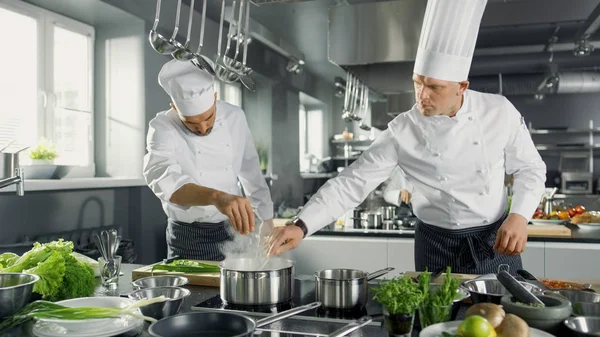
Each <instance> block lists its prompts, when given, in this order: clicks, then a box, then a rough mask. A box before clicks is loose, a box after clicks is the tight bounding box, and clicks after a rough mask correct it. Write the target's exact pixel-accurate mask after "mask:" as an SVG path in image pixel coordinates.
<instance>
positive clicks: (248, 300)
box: [219, 257, 295, 305]
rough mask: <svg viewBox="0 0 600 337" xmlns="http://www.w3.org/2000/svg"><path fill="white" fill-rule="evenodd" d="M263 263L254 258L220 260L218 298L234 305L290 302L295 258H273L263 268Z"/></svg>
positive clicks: (292, 294)
mask: <svg viewBox="0 0 600 337" xmlns="http://www.w3.org/2000/svg"><path fill="white" fill-rule="evenodd" d="M262 262H263V261H262V260H261V259H253V258H233V259H226V260H225V261H223V262H221V263H220V264H219V267H221V280H220V293H221V299H222V300H223V301H225V302H227V303H230V304H236V305H274V304H279V303H285V302H288V301H290V300H291V299H292V298H293V297H294V277H295V274H294V272H295V269H294V268H295V267H294V261H291V260H286V259H283V258H278V257H272V258H271V259H270V260H269V261H268V262H267V264H266V265H265V266H264V267H263V266H262ZM261 267H262V268H261Z"/></svg>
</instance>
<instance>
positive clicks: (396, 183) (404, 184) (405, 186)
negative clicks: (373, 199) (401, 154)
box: [383, 166, 414, 206]
mask: <svg viewBox="0 0 600 337" xmlns="http://www.w3.org/2000/svg"><path fill="white" fill-rule="evenodd" d="M401 190H407V191H408V192H410V193H411V194H413V193H414V187H413V186H412V185H411V184H410V183H409V182H408V180H407V179H406V177H405V176H404V172H402V169H401V168H400V167H398V166H396V168H395V169H394V171H392V175H391V176H390V178H389V179H388V181H387V185H386V186H385V188H384V189H383V199H384V200H385V201H386V202H387V203H390V204H392V205H396V206H400V204H401V200H400V191H401Z"/></svg>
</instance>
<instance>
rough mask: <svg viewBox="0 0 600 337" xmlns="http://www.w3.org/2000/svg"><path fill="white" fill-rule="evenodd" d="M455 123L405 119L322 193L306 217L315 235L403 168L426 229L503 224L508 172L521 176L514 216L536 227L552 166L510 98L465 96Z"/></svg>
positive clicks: (412, 114) (410, 115)
mask: <svg viewBox="0 0 600 337" xmlns="http://www.w3.org/2000/svg"><path fill="white" fill-rule="evenodd" d="M463 98H464V99H463V105H462V107H461V108H460V109H459V111H458V112H457V113H456V115H455V116H454V117H448V116H432V117H426V116H423V115H422V114H421V113H420V112H419V110H418V108H417V106H416V105H415V106H413V108H412V109H411V110H409V111H407V112H406V113H403V114H400V115H399V116H398V117H396V118H395V119H394V120H392V121H391V122H390V123H389V124H388V128H387V129H386V130H385V131H384V132H382V134H381V135H380V136H379V137H378V138H377V139H376V140H375V141H374V142H373V144H372V145H371V146H370V147H369V149H367V150H366V151H365V152H363V154H362V155H361V156H360V157H359V158H358V159H357V160H356V161H355V162H354V163H352V165H350V166H349V167H348V168H346V169H345V170H344V171H342V172H341V173H340V174H339V175H338V176H337V177H336V178H333V179H330V180H329V181H327V183H325V185H323V187H321V189H320V190H319V191H318V192H317V194H315V195H314V196H313V197H312V198H311V200H309V202H308V203H307V204H306V205H305V206H304V208H303V209H302V211H301V212H300V213H299V214H298V216H299V218H300V219H302V220H303V221H304V222H305V223H306V225H307V227H308V235H310V234H312V233H314V232H315V231H317V230H319V229H320V228H322V227H324V226H325V225H327V224H330V223H331V222H333V221H335V219H337V218H338V217H339V216H340V215H341V214H344V213H345V212H346V210H349V209H351V208H353V207H355V206H356V205H358V204H360V203H361V202H362V201H363V200H364V199H365V198H366V197H367V195H368V194H369V193H370V191H372V190H373V189H375V188H376V187H377V186H379V184H381V182H383V181H384V180H385V179H387V178H388V177H389V176H390V175H391V173H392V171H393V170H394V168H395V167H396V166H399V167H400V168H401V169H402V171H404V173H405V174H406V177H407V178H408V180H410V182H411V184H412V185H413V186H414V189H415V193H414V195H413V196H412V200H411V201H412V206H413V212H414V213H415V215H416V216H417V217H418V218H419V219H420V220H421V221H423V222H425V223H428V224H431V225H435V226H439V227H443V228H448V229H462V228H470V227H475V226H482V225H486V224H490V223H493V222H494V221H497V220H498V219H499V218H500V217H501V216H502V215H503V213H504V212H505V210H506V207H507V201H508V200H507V196H506V191H505V189H504V174H505V171H506V172H507V173H509V174H513V175H514V177H515V182H514V190H513V199H512V206H511V213H517V214H520V215H522V216H523V217H525V218H526V219H527V220H530V219H531V217H532V216H533V213H534V212H535V209H536V208H537V206H538V205H539V202H540V200H541V197H542V194H543V192H544V183H545V180H546V165H545V163H544V162H543V161H542V159H541V157H540V155H539V153H538V152H537V150H536V148H535V145H534V144H533V141H532V139H531V135H530V134H529V131H528V130H527V127H526V126H525V122H524V121H523V118H522V117H521V114H520V113H519V112H518V111H517V109H516V108H515V107H514V106H513V105H512V104H511V103H510V102H509V101H508V99H506V98H505V97H503V96H500V95H495V94H485V93H480V92H476V91H472V90H467V91H465V93H464V95H463Z"/></svg>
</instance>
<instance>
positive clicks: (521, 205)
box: [510, 192, 542, 222]
mask: <svg viewBox="0 0 600 337" xmlns="http://www.w3.org/2000/svg"><path fill="white" fill-rule="evenodd" d="M541 199H542V196H541V195H539V196H538V195H536V194H535V193H531V192H526V193H522V192H521V193H519V192H515V193H514V194H513V197H512V202H511V205H510V213H516V214H519V215H521V216H523V217H524V218H525V219H527V222H529V221H530V220H531V218H533V213H535V210H536V209H537V207H538V206H539V204H540V201H541Z"/></svg>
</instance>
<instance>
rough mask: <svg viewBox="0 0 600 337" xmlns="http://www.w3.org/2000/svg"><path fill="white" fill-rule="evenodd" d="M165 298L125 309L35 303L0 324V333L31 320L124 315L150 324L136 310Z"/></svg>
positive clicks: (154, 320) (141, 302)
mask: <svg viewBox="0 0 600 337" xmlns="http://www.w3.org/2000/svg"><path fill="white" fill-rule="evenodd" d="M165 300H166V298H165V297H164V296H159V297H155V298H151V299H142V300H139V301H136V302H135V303H133V304H131V305H129V306H127V307H125V308H102V307H80V308H69V307H65V306H63V305H60V304H56V303H52V302H49V301H43V300H40V301H35V302H33V303H31V304H29V305H27V306H25V307H24V308H23V309H21V310H19V311H18V312H17V313H16V314H14V315H12V316H10V317H8V318H6V319H5V320H4V321H2V322H0V333H2V332H4V331H6V330H9V329H12V328H14V327H16V326H19V325H21V324H24V323H26V322H28V321H29V320H31V319H34V318H36V319H40V318H46V319H64V320H83V319H98V318H118V317H121V316H124V315H129V316H133V317H137V318H141V319H144V320H147V321H150V322H151V323H154V322H156V319H154V318H152V317H148V316H144V315H141V314H139V313H138V312H136V311H137V309H138V308H139V307H143V306H146V305H150V304H153V303H158V302H164V301H165Z"/></svg>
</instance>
